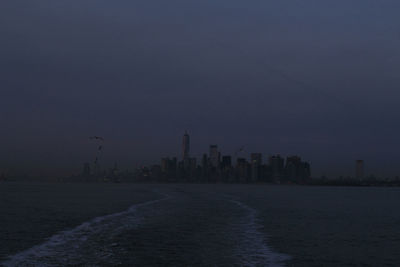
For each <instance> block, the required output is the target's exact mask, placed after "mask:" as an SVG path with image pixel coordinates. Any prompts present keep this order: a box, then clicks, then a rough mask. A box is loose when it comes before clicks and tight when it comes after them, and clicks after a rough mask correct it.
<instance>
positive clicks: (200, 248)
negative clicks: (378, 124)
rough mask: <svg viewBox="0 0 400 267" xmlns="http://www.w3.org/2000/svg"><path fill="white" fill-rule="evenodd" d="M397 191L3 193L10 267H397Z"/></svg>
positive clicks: (186, 188)
mask: <svg viewBox="0 0 400 267" xmlns="http://www.w3.org/2000/svg"><path fill="white" fill-rule="evenodd" d="M399 200H400V190H398V189H396V188H341V187H304V186H268V185H135V184H118V185H114V184H40V183H2V184H0V212H1V221H0V242H1V243H0V262H1V264H2V265H4V266H67V265H70V266H77V265H78V266H79V265H80V266H115V265H120V266H399V265H400V255H399V254H400V253H399V252H400V225H399V224H400V211H399V209H398V204H399V203H400V202H399Z"/></svg>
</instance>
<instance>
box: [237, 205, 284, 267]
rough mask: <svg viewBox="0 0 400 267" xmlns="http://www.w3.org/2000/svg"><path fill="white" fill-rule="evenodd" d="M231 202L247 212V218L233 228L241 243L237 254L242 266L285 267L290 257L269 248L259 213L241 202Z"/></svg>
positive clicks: (243, 218) (244, 217)
mask: <svg viewBox="0 0 400 267" xmlns="http://www.w3.org/2000/svg"><path fill="white" fill-rule="evenodd" d="M230 201H231V202H233V203H235V204H236V205H237V206H239V207H240V208H241V209H243V210H244V211H245V216H242V217H241V218H240V220H239V223H237V224H235V226H234V228H233V230H234V231H235V235H236V237H237V239H238V241H239V242H238V246H237V249H236V252H235V254H236V256H237V257H238V258H239V260H240V265H241V266H274V267H275V266H276V267H278V266H285V261H287V260H289V259H290V256H288V255H285V254H280V253H277V252H274V251H273V250H272V249H271V248H270V247H268V245H267V243H266V238H265V235H264V234H263V233H262V232H261V231H260V228H261V225H260V224H259V223H258V218H257V211H256V210H255V209H253V208H251V207H249V206H247V205H246V204H244V203H242V202H240V201H237V200H233V199H230ZM235 228H236V229H235Z"/></svg>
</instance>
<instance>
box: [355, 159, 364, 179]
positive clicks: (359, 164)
mask: <svg viewBox="0 0 400 267" xmlns="http://www.w3.org/2000/svg"><path fill="white" fill-rule="evenodd" d="M363 178H364V161H363V160H356V179H358V180H362V179H363Z"/></svg>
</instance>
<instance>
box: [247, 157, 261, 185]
mask: <svg viewBox="0 0 400 267" xmlns="http://www.w3.org/2000/svg"><path fill="white" fill-rule="evenodd" d="M250 157H251V181H252V182H257V181H259V180H260V176H261V175H260V173H261V172H260V170H261V165H262V154H261V153H251V155H250Z"/></svg>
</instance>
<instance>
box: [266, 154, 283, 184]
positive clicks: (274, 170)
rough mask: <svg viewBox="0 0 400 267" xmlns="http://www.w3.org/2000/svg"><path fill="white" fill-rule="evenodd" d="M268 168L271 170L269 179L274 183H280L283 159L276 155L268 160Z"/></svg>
mask: <svg viewBox="0 0 400 267" xmlns="http://www.w3.org/2000/svg"><path fill="white" fill-rule="evenodd" d="M269 166H270V168H271V178H272V181H273V182H275V183H280V182H281V180H282V176H283V167H284V159H283V158H281V156H279V155H276V156H272V157H270V158H269Z"/></svg>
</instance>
